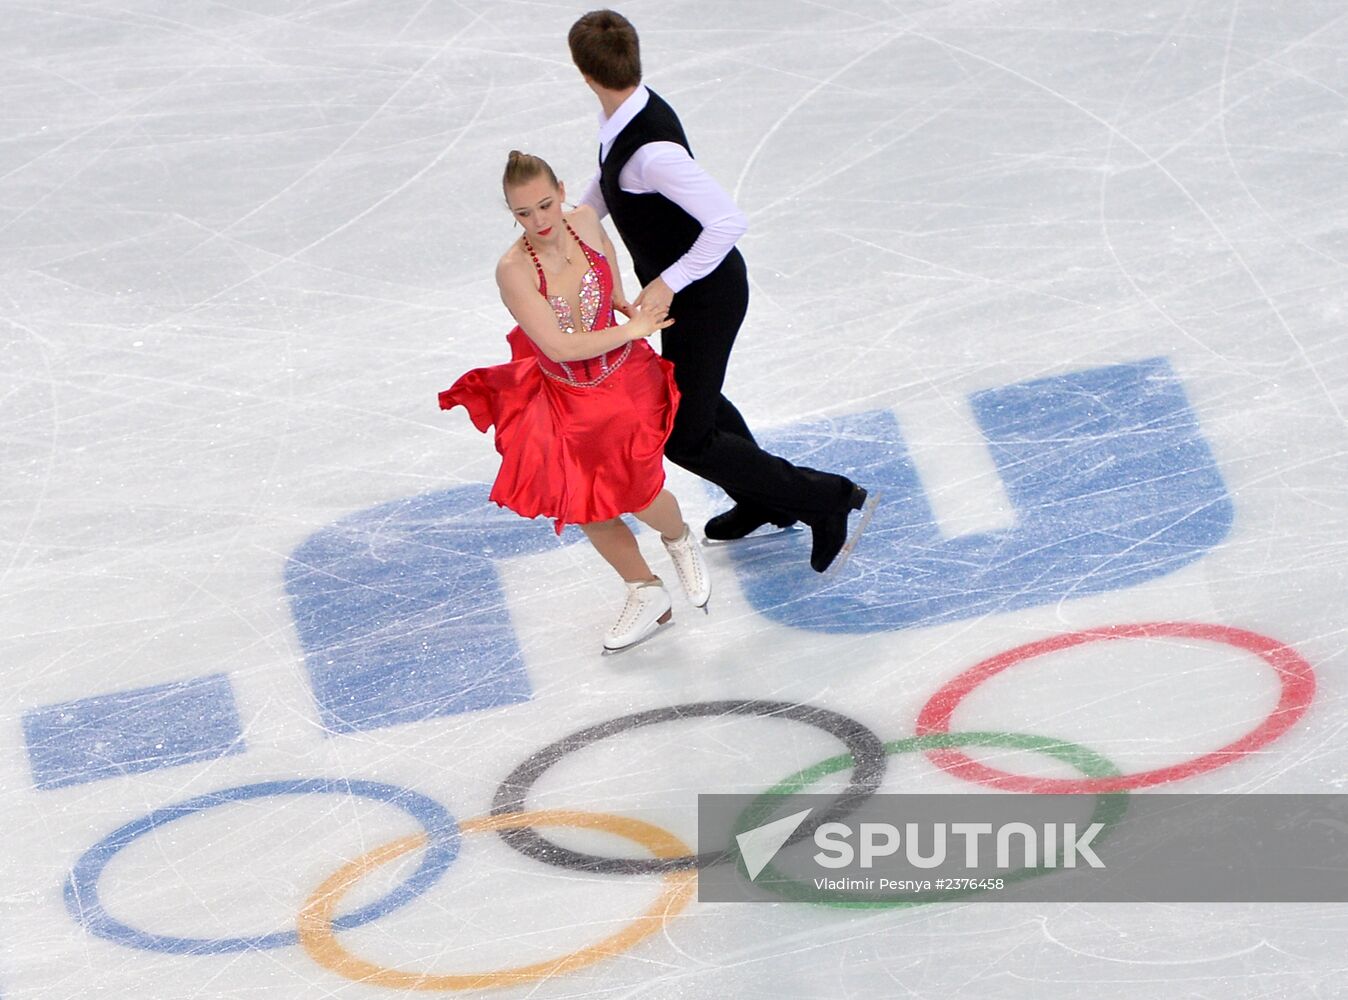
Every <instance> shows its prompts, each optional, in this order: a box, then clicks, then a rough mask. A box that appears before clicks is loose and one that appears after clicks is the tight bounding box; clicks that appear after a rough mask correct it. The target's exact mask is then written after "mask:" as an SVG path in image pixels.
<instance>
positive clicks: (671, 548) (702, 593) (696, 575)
mask: <svg viewBox="0 0 1348 1000" xmlns="http://www.w3.org/2000/svg"><path fill="white" fill-rule="evenodd" d="M660 541H662V542H665V540H664V538H663V537H662V538H661V539H660ZM665 551H667V552H668V553H669V558H671V559H672V560H674V569H675V570H677V571H678V574H679V583H681V584H683V592H684V593H685V594H687V595H688V601H689V603H691V604H692V605H693V607H695V608H701V609H702V610H703V612H704V613H705V612H706V611H707V602H708V601H709V600H711V576H710V575H709V574H708V573H707V567H706V565H705V564H704V563H703V562H702V553H701V552H699V551H698V549H697V543H696V541H695V539H694V538H693V529H692V528H690V527H688V525H686V524H685V525H684V526H683V535H682V537H680V538H676V539H675V540H674V541H672V542H665Z"/></svg>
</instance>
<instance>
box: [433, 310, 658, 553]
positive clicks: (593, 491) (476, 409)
mask: <svg viewBox="0 0 1348 1000" xmlns="http://www.w3.org/2000/svg"><path fill="white" fill-rule="evenodd" d="M508 339H509V340H510V343H511V347H512V348H513V353H514V358H513V360H511V361H510V362H508V363H506V364H503V365H492V366H491V367H489V368H475V369H473V370H472V371H470V372H468V373H466V374H465V375H464V376H463V377H462V378H460V379H459V380H458V381H457V382H455V383H454V385H453V386H452V387H451V388H449V389H446V390H445V391H444V392H442V393H440V408H441V409H442V410H448V409H452V408H453V407H455V406H462V407H464V408H465V409H466V410H467V411H468V415H469V417H471V418H472V421H473V424H474V425H475V426H476V427H477V429H478V430H480V431H482V432H483V433H486V431H487V428H489V427H495V429H496V450H497V452H499V453H500V455H501V470H500V472H498V473H497V474H496V482H495V483H493V484H492V488H491V499H492V500H494V501H495V502H496V503H497V504H499V505H500V506H502V507H509V508H510V509H511V510H513V511H514V512H515V513H516V514H520V515H522V516H523V517H539V516H540V515H541V516H543V517H550V518H552V519H553V520H554V521H555V522H556V525H555V526H556V530H557V533H558V534H561V532H562V527H563V526H564V525H566V524H589V523H591V522H593V521H607V520H609V519H610V518H614V517H617V516H618V515H619V514H627V513H631V512H632V511H636V510H644V509H645V508H646V507H648V506H650V504H651V503H652V502H653V501H654V500H655V498H656V496H658V495H659V493H660V490H661V489H663V488H664V485H665V466H664V450H665V442H666V441H668V440H669V434H670V431H671V430H673V428H674V412H675V410H676V409H677V408H678V405H679V390H678V389H677V388H676V386H675V385H674V366H673V365H672V364H670V363H669V362H668V361H666V360H665V359H664V358H662V357H660V356H659V355H658V354H656V353H655V351H654V350H652V349H651V345H650V344H648V343H647V342H646V341H645V340H637V341H633V342H632V350H631V352H630V353H629V354H628V356H627V359H626V360H625V361H624V362H623V363H622V364H621V365H619V366H618V367H617V368H616V369H613V370H611V371H610V372H609V374H608V375H607V377H605V378H604V379H603V380H602V381H600V382H599V383H598V384H597V385H574V384H571V383H569V382H565V381H562V380H559V379H557V378H554V377H551V376H549V375H547V374H545V373H544V371H543V369H542V368H540V367H539V361H538V358H537V356H536V355H535V354H534V352H533V345H532V342H530V341H529V340H528V338H527V337H526V336H525V334H524V333H523V331H521V330H520V329H519V328H518V327H516V328H515V329H514V330H512V331H511V332H510V336H509V338H508Z"/></svg>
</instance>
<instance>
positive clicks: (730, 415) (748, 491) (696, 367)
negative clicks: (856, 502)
mask: <svg viewBox="0 0 1348 1000" xmlns="http://www.w3.org/2000/svg"><path fill="white" fill-rule="evenodd" d="M727 284H728V285H729V286H730V287H728V288H723V289H718V290H720V291H723V294H722V295H720V296H719V299H718V300H717V301H709V300H708V297H706V296H702V297H700V300H699V301H697V302H696V303H695V304H694V305H693V306H692V307H689V306H688V305H686V304H685V303H681V302H680V301H679V300H678V299H677V298H676V299H675V309H674V310H672V315H674V317H675V322H674V325H673V326H672V327H671V328H670V329H669V330H666V331H665V332H664V333H663V334H662V337H661V339H662V345H663V352H664V356H665V357H666V358H668V359H669V360H670V361H672V362H673V363H674V377H675V381H676V382H677V383H678V386H679V392H680V395H681V397H682V398H681V400H680V403H679V409H678V412H677V414H676V415H675V420H674V432H673V434H672V435H671V436H670V439H669V442H668V444H667V445H666V446H665V454H666V455H667V456H668V457H669V459H670V461H672V462H674V463H675V464H676V465H679V466H682V467H683V468H685V469H687V470H688V471H690V472H692V473H693V474H694V475H697V476H700V477H701V478H703V479H706V480H708V481H710V482H712V483H715V484H716V485H717V486H719V487H721V488H722V489H723V490H725V491H726V493H728V494H729V495H730V496H731V498H732V499H734V500H735V502H736V503H737V504H742V505H746V506H749V507H752V508H754V509H755V510H757V511H762V512H765V513H767V514H769V515H770V516H769V517H768V518H766V520H775V519H779V518H780V519H781V520H783V521H788V522H789V521H790V520H791V519H793V518H799V519H800V520H803V521H806V522H808V523H810V524H815V523H817V522H819V521H821V520H823V519H824V518H827V517H828V516H830V515H833V514H836V513H838V512H839V511H842V510H846V509H847V504H848V500H849V498H850V496H851V491H852V487H853V484H852V483H851V481H850V480H847V479H845V478H844V477H842V476H837V475H833V474H832V473H826V472H818V471H816V470H814V469H807V468H803V467H798V466H795V465H792V464H791V463H790V462H788V461H786V460H785V459H783V458H779V457H777V456H775V455H771V454H769V453H768V452H766V451H764V450H763V449H761V448H760V447H758V445H757V443H756V442H755V441H754V438H753V435H752V434H751V433H749V428H748V426H747V425H746V424H745V422H744V419H743V417H742V416H741V415H740V413H739V411H738V410H737V409H735V407H734V405H733V404H732V403H730V401H729V400H727V399H725V397H724V396H723V395H722V393H721V387H722V384H723V383H724V381H725V371H726V366H727V364H728V363H729V360H730V351H731V349H732V348H733V347H734V343H735V337H736V335H737V334H738V332H739V326H740V322H741V321H742V320H743V318H744V314H745V311H746V309H747V306H748V289H747V286H745V287H743V288H736V287H735V283H727ZM681 306H682V308H680V307H681Z"/></svg>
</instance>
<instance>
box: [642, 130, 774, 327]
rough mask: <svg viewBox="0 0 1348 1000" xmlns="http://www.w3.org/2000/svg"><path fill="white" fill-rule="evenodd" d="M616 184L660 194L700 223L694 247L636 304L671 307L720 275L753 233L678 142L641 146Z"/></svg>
mask: <svg viewBox="0 0 1348 1000" xmlns="http://www.w3.org/2000/svg"><path fill="white" fill-rule="evenodd" d="M618 183H619V184H620V185H621V186H622V188H623V190H624V191H631V192H633V193H634V194H647V193H651V192H656V193H659V194H662V195H664V196H665V197H666V198H668V199H669V200H670V201H672V202H674V204H676V205H678V206H679V207H680V208H682V209H683V210H684V211H685V212H687V213H688V214H689V215H691V216H692V217H693V218H694V219H696V220H697V221H698V222H700V223H701V224H702V233H701V234H700V235H699V236H698V238H697V239H696V240H695V241H694V242H693V245H692V247H690V248H689V250H688V252H687V253H685V254H684V255H683V256H682V257H680V258H679V259H678V260H676V261H675V262H674V263H673V264H671V265H670V266H669V267H667V268H665V270H664V272H663V273H662V274H661V275H660V277H659V278H657V279H655V281H652V282H651V283H650V285H647V286H646V288H644V289H642V292H641V295H640V296H638V297H637V303H638V304H648V303H649V304H653V305H655V304H663V305H668V303H669V300H670V299H672V298H673V297H674V294H675V293H676V292H680V291H682V290H683V289H685V288H687V287H688V286H689V285H691V284H692V283H693V282H694V281H697V280H698V279H700V278H705V277H706V276H707V275H709V274H711V272H712V271H714V270H716V268H717V267H719V266H720V264H721V261H723V260H725V257H726V254H728V253H730V251H731V250H732V249H734V246H735V243H736V242H737V241H738V240H739V238H740V237H741V236H743V235H744V233H745V232H746V231H747V230H748V228H749V220H748V219H747V218H746V217H745V215H744V213H743V212H741V211H740V210H739V208H738V207H737V206H736V205H735V202H734V199H732V198H731V197H730V195H729V194H728V193H727V192H726V190H725V188H723V187H721V185H719V184H717V183H716V181H715V180H713V179H712V176H711V175H710V174H708V173H707V172H706V171H705V170H703V169H702V167H701V166H700V165H699V164H698V162H697V161H696V160H694V159H693V158H692V157H691V156H689V155H688V151H687V150H686V149H684V148H683V147H682V146H680V145H679V144H678V143H674V142H652V143H647V144H646V145H645V146H642V147H641V148H640V149H638V150H637V151H636V153H634V154H633V155H632V158H631V159H630V160H628V161H627V163H626V165H625V166H624V167H623V171H622V174H621V175H620V176H619V178H618ZM662 285H663V286H664V287H663V288H662V287H660V286H662ZM652 296H655V299H654V301H653V300H652V298H651V297H652Z"/></svg>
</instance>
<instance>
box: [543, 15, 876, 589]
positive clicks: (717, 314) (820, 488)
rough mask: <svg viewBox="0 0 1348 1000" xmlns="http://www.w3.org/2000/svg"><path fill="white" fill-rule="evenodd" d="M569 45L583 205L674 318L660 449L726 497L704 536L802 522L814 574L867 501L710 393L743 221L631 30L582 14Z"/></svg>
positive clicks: (734, 308) (726, 353) (733, 325)
mask: <svg viewBox="0 0 1348 1000" xmlns="http://www.w3.org/2000/svg"><path fill="white" fill-rule="evenodd" d="M567 43H568V45H569V46H570V49H571V59H572V61H573V62H574V63H575V64H576V68H577V69H579V70H580V73H581V76H582V77H583V78H584V79H585V83H586V84H587V85H588V86H589V88H590V89H591V90H592V91H594V93H595V96H596V97H598V98H599V104H600V108H601V112H600V118H599V121H600V127H599V142H600V147H599V170H598V172H597V173H596V174H595V176H594V178H593V179H592V180H591V181H590V183H589V184H588V185H587V186H586V188H585V192H584V193H583V194H582V195H581V197H580V203H581V204H585V205H589V206H591V207H592V208H594V210H595V211H597V212H598V213H599V216H600V218H603V217H604V216H605V215H611V216H612V218H613V224H614V225H615V226H616V227H617V229H618V233H619V235H620V236H621V237H622V240H623V243H625V244H626V246H627V250H628V252H629V253H630V254H631V255H632V263H633V264H634V265H635V267H636V272H637V277H638V279H640V281H641V283H642V285H643V286H644V287H643V288H642V290H641V294H640V295H639V296H638V297H637V300H636V303H635V305H639V306H644V305H650V306H654V307H662V306H663V307H668V309H669V315H670V317H671V318H672V319H673V320H674V325H673V326H672V327H671V328H670V329H668V330H666V331H665V332H664V334H663V335H662V338H661V343H662V353H663V354H664V356H665V357H666V358H668V359H669V360H670V361H671V362H672V363H673V365H674V379H675V382H677V384H678V387H679V392H680V394H681V396H682V400H681V402H680V403H679V409H678V413H677V415H676V416H675V420H674V433H673V434H672V435H671V436H670V438H669V441H668V443H667V444H666V445H665V454H666V455H667V456H668V457H669V459H670V461H672V462H674V463H675V464H677V465H680V466H682V467H683V468H685V469H687V470H688V471H689V472H692V473H694V474H695V475H697V476H700V477H702V478H703V479H706V480H709V481H710V482H713V483H715V484H716V485H717V486H719V487H721V488H722V489H723V490H725V491H726V493H727V494H729V496H730V498H731V500H733V501H734V506H733V507H732V508H731V509H730V510H728V511H726V512H724V513H722V514H718V515H717V516H715V517H713V518H712V519H711V520H710V521H708V522H707V524H706V528H705V529H704V530H705V534H706V536H707V538H709V539H712V540H716V541H728V540H730V539H735V538H743V537H744V536H745V535H747V534H749V533H750V532H751V531H754V530H755V529H757V528H760V527H762V526H763V525H765V524H768V523H772V524H775V525H777V526H778V527H782V528H785V527H789V526H790V525H792V524H794V523H795V522H796V521H804V522H805V523H806V524H808V525H809V526H810V530H811V532H812V535H813V544H812V546H811V550H810V566H811V567H812V568H813V569H814V570H815V571H817V572H820V573H822V572H824V571H825V570H826V569H828V567H829V566H830V565H831V564H832V562H833V560H834V559H835V558H837V556H838V553H839V552H840V551H841V550H842V548H843V545H844V543H845V542H846V540H847V519H848V515H849V514H851V512H852V511H854V510H860V509H861V508H862V507H863V506H864V505H865V504H866V491H865V490H864V489H862V488H861V487H860V486H858V485H856V483H854V482H852V481H851V480H850V479H847V478H846V477H844V476H839V475H835V474H834V473H830V472H819V471H816V470H815V469H807V468H804V467H800V466H795V465H792V464H791V463H790V462H788V461H786V460H785V459H783V458H778V457H777V456H775V455H770V454H768V453H767V452H766V451H764V450H763V449H762V448H760V447H759V446H758V444H757V443H756V442H755V441H754V437H753V434H751V433H750V432H749V427H748V425H747V424H745V422H744V418H743V417H741V416H740V413H739V411H738V410H737V409H735V407H734V405H733V404H732V403H731V402H730V400H728V399H726V398H725V396H724V395H722V393H721V386H722V383H723V382H724V381H725V371H726V365H727V363H728V362H729V361H730V349H731V348H732V347H733V346H734V343H735V336H736V334H738V333H739V328H740V323H741V322H743V320H744V315H745V312H746V311H747V309H748V305H749V282H748V279H747V277H746V275H745V269H744V258H743V257H742V256H741V255H740V252H739V250H737V249H736V248H735V242H736V241H737V240H738V239H739V238H740V237H741V236H742V235H743V234H744V232H745V230H746V229H747V228H748V222H747V220H746V219H745V217H744V214H743V213H742V212H741V211H740V210H739V209H738V208H737V207H736V206H735V203H734V202H733V201H732V200H731V198H730V196H729V195H728V194H727V193H726V192H725V190H724V189H723V188H722V187H721V186H720V185H719V184H717V183H716V182H715V181H714V180H712V178H711V176H710V175H708V174H707V172H706V171H704V170H703V169H702V167H701V166H699V165H698V163H697V161H696V160H694V159H693V156H692V151H691V149H690V148H689V145H688V139H687V137H686V136H685V135H684V131H683V126H682V125H681V124H680V123H679V119H678V117H677V116H676V115H675V114H674V111H673V109H672V108H670V106H669V105H668V104H666V103H665V102H664V101H663V100H662V99H661V98H660V97H659V95H657V94H655V93H654V92H653V91H651V90H649V89H647V88H646V87H645V86H644V85H642V82H641V54H640V48H639V45H638V41H637V33H636V29H635V28H633V27H632V25H631V23H630V22H629V21H628V20H627V19H626V18H625V17H623V16H622V15H621V14H618V13H616V12H614V11H611V10H596V11H591V12H590V13H588V14H586V15H585V16H584V17H582V18H581V19H580V20H578V21H577V22H576V23H575V24H574V25H572V26H571V32H570V34H569V35H568V36H567ZM614 305H615V306H620V304H619V303H616V302H615V303H614Z"/></svg>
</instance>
